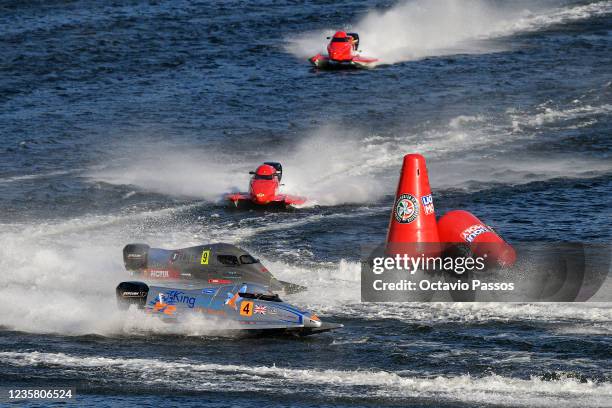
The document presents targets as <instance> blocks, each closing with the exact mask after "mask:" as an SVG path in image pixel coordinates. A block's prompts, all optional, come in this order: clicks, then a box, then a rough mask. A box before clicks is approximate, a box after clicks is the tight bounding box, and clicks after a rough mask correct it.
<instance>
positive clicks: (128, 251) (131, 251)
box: [123, 244, 150, 271]
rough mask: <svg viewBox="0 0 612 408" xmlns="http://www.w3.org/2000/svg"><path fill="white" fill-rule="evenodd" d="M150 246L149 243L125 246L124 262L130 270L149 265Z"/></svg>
mask: <svg viewBox="0 0 612 408" xmlns="http://www.w3.org/2000/svg"><path fill="white" fill-rule="evenodd" d="M149 249H150V247H149V246H148V245H147V244H128V245H126V246H125V247H124V248H123V263H124V264H125V269H127V270H128V271H138V270H140V269H144V268H146V267H147V262H148V257H149Z"/></svg>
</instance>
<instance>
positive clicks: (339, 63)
mask: <svg viewBox="0 0 612 408" xmlns="http://www.w3.org/2000/svg"><path fill="white" fill-rule="evenodd" d="M327 39H328V40H330V42H329V44H328V45H327V55H324V54H317V55H315V56H314V57H312V58H310V59H309V60H308V61H310V63H311V64H312V65H314V66H315V67H317V68H334V67H355V68H370V67H372V66H374V65H375V64H376V63H377V62H378V59H376V58H368V57H362V56H361V55H359V51H358V50H359V34H357V33H346V32H344V31H337V32H336V34H334V35H333V36H332V37H327Z"/></svg>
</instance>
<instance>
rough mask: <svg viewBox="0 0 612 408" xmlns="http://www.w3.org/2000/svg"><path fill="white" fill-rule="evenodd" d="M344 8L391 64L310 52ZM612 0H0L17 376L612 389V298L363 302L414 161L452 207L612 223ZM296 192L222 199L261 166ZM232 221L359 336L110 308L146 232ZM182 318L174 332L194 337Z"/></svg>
mask: <svg viewBox="0 0 612 408" xmlns="http://www.w3.org/2000/svg"><path fill="white" fill-rule="evenodd" d="M337 27H347V28H352V29H355V30H357V31H359V32H360V34H361V38H362V48H363V50H364V53H367V54H368V55H372V56H380V57H382V58H383V59H384V60H385V62H386V63H387V64H386V65H383V66H380V67H377V68H376V69H374V70H369V71H336V72H313V71H311V70H310V68H309V66H308V63H307V62H306V60H305V58H306V57H307V56H308V55H310V54H311V53H315V52H317V51H319V50H320V49H321V48H323V47H324V37H325V36H326V35H327V33H328V32H329V31H330V30H333V29H335V28H337ZM611 29H612V2H610V1H561V0H559V1H553V0H547V1H543V2H540V1H539V2H535V1H520V2H501V1H499V2H498V1H484V0H483V1H453V0H445V1H440V2H426V1H420V0H416V1H409V2H400V3H395V2H390V1H378V2H376V1H359V0H354V1H349V2H346V3H342V4H339V3H338V2H309V1H305V2H287V3H282V2H281V3H279V2H272V1H261V2H255V3H253V2H240V1H229V2H227V1H223V2H196V1H172V2H170V1H168V2H165V1H151V2H150V1H146V2H145V1H133V2H129V3H116V2H105V1H75V2H69V3H62V4H40V3H38V2H23V1H5V2H2V3H0V55H1V56H2V58H1V60H0V191H1V194H0V270H1V271H2V273H1V274H0V309H1V310H2V313H1V314H0V327H2V329H1V330H0V378H1V379H2V380H1V383H2V385H8V386H28V385H30V386H33V385H40V384H49V385H66V386H73V387H77V389H78V391H79V394H80V395H79V400H80V403H81V404H83V405H95V404H106V405H111V404H112V405H113V406H126V407H127V406H133V405H134V404H147V403H148V404H151V405H156V404H160V403H162V402H168V401H171V402H172V403H174V404H177V405H178V404H180V405H181V406H211V407H212V406H230V405H231V406H240V405H252V404H255V405H264V404H265V405H266V406H288V405H291V406H321V405H340V406H395V405H398V406H406V405H412V406H551V405H555V406H576V405H580V406H612V364H611V363H610V361H611V357H612V355H611V352H610V350H611V349H612V340H611V337H610V335H611V332H612V308H610V305H609V304H561V305H556V304H555V305H553V304H535V305H534V304H367V303H360V302H359V298H360V286H359V285H360V283H359V255H360V253H359V250H360V245H361V244H363V243H372V242H379V241H381V240H383V239H384V236H385V233H386V225H387V221H388V214H389V208H390V205H391V202H392V201H393V198H392V194H393V191H394V188H395V182H396V179H397V175H398V172H399V166H400V163H401V157H402V156H403V155H404V154H405V153H408V152H420V153H422V154H424V155H425V156H426V157H427V158H428V166H429V170H430V179H431V182H432V189H433V190H434V199H435V201H436V209H437V211H438V213H439V214H442V213H443V212H445V211H447V210H449V209H454V208H465V209H468V210H470V211H472V212H474V213H475V214H477V215H478V216H480V217H481V218H482V219H483V220H485V221H487V222H489V223H490V224H492V225H494V226H495V227H496V228H497V229H498V230H499V232H500V233H501V234H502V235H503V236H504V237H506V238H507V239H509V240H511V241H512V240H521V241H529V240H567V241H586V242H610V238H611V235H612V234H611V232H610V227H609V224H610V218H611V215H612V214H611V210H610V201H611V197H612V194H611V193H610V192H611V191H612V177H611V176H612V164H611V161H610V157H609V155H610V150H611V148H612V142H611V141H612V138H611V137H610V135H611V134H612V121H611V120H610V118H611V114H612V97H611V96H612V75H611V74H610V66H611V65H612V58H611V56H612V34H611ZM271 159H274V160H278V161H281V162H282V163H283V165H284V167H285V178H284V181H285V183H286V186H285V189H286V191H288V192H292V193H296V194H303V195H307V196H308V197H310V198H311V200H312V203H311V205H309V206H307V207H306V208H302V209H300V210H298V211H294V212H284V213H261V212H255V213H237V212H231V211H227V210H226V209H225V208H224V207H223V205H222V204H220V202H219V198H220V197H221V195H222V194H223V192H225V191H228V190H231V189H239V188H245V187H246V184H247V181H248V174H247V172H248V170H251V169H252V168H253V167H254V166H255V165H256V164H257V163H258V162H261V161H262V160H271ZM213 241H225V242H231V243H234V244H237V245H240V246H242V247H244V248H246V249H248V250H250V251H252V252H253V253H254V254H255V255H256V256H258V257H260V258H262V259H263V261H264V263H265V264H266V265H267V266H268V267H269V269H270V270H271V271H272V272H273V273H274V274H275V275H276V276H277V277H279V278H280V279H283V280H288V281H293V282H296V283H300V284H303V285H306V286H308V287H309V290H308V291H307V292H305V293H300V294H297V295H293V296H290V297H288V298H287V300H289V301H290V302H292V303H294V304H297V305H300V306H303V307H309V308H312V309H314V310H315V311H316V312H317V313H319V314H320V315H322V316H323V317H324V318H326V319H328V320H331V321H336V322H339V323H343V324H344V325H345V328H344V329H342V330H340V331H338V332H334V333H328V334H324V335H320V336H315V337H312V338H306V339H288V338H227V337H212V336H209V335H208V334H207V329H209V328H207V327H205V326H204V327H203V326H201V325H198V324H193V325H185V326H182V327H179V328H178V329H176V328H172V329H171V328H169V327H168V326H167V325H163V324H157V323H156V322H151V321H146V320H143V319H141V318H140V316H139V315H138V314H137V313H135V314H129V315H128V316H124V315H121V314H120V313H118V312H117V311H116V308H115V300H114V287H115V285H116V283H117V282H119V281H120V280H123V279H125V278H126V276H127V275H126V273H125V272H124V271H123V265H122V260H121V248H122V247H123V245H124V244H125V243H127V242H148V243H150V244H152V245H155V246H166V247H183V246H189V245H194V244H198V243H202V242H213ZM175 329H176V330H175Z"/></svg>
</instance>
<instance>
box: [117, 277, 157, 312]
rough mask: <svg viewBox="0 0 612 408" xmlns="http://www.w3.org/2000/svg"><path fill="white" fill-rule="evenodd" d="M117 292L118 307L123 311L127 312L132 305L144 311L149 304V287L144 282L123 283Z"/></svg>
mask: <svg viewBox="0 0 612 408" xmlns="http://www.w3.org/2000/svg"><path fill="white" fill-rule="evenodd" d="M115 291H116V295H117V305H118V306H119V309H121V310H127V309H129V308H130V306H131V305H136V307H138V308H139V309H144V307H145V305H146V304H147V296H148V295H149V287H148V286H147V284H146V283H143V282H121V283H120V284H119V285H118V286H117V289H116V290H115Z"/></svg>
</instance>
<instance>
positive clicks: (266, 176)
mask: <svg viewBox="0 0 612 408" xmlns="http://www.w3.org/2000/svg"><path fill="white" fill-rule="evenodd" d="M249 174H252V175H253V177H251V182H250V184H249V192H248V193H230V194H227V195H226V196H225V199H226V200H228V201H229V202H231V203H233V204H234V206H235V207H237V208H238V207H245V206H250V207H266V208H267V207H277V208H278V207H280V208H287V207H291V206H293V205H300V204H304V203H305V202H306V198H305V197H300V196H293V195H288V194H279V193H278V190H279V187H280V186H281V184H280V182H281V179H282V178H283V166H281V164H280V163H276V162H265V163H264V164H262V165H260V166H259V167H257V170H255V171H251V172H249Z"/></svg>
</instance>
